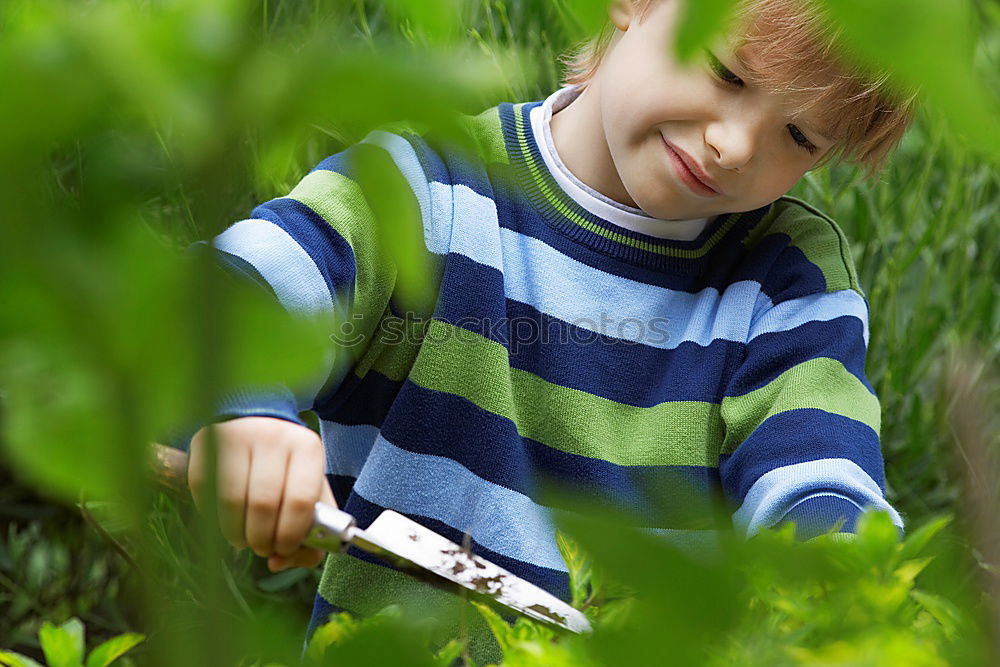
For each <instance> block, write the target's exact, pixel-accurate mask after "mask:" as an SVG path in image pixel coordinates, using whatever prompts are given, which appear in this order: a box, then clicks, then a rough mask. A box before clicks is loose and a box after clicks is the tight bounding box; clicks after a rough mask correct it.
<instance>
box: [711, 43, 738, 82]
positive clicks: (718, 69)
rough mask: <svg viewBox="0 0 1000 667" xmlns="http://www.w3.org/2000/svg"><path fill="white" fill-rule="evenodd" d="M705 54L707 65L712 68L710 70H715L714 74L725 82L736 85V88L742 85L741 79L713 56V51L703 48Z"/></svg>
mask: <svg viewBox="0 0 1000 667" xmlns="http://www.w3.org/2000/svg"><path fill="white" fill-rule="evenodd" d="M705 55H706V56H708V66H709V67H711V68H712V71H713V72H715V75H716V76H718V77H719V78H720V79H722V80H723V81H725V82H726V83H729V84H732V85H734V86H736V87H737V88H742V87H743V79H741V78H740V77H738V76H736V75H735V74H733V73H732V72H730V71H729V70H728V69H727V68H726V66H725V65H723V64H722V63H721V62H720V61H719V59H718V58H716V57H715V54H714V53H712V52H711V51H709V50H708V49H705Z"/></svg>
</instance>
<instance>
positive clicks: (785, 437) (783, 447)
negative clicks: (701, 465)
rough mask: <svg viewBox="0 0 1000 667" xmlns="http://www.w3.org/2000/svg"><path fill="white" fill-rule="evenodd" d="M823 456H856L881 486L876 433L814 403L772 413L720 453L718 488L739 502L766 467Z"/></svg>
mask: <svg viewBox="0 0 1000 667" xmlns="http://www.w3.org/2000/svg"><path fill="white" fill-rule="evenodd" d="M830 434H836V437H830ZM827 458H844V459H849V460H851V461H854V462H855V463H856V464H857V465H859V466H860V467H861V469H862V470H864V471H865V473H866V474H867V475H868V476H869V477H871V478H872V479H873V480H875V483H876V484H877V485H878V488H880V489H882V490H883V492H884V490H885V471H884V468H883V464H882V453H881V451H880V449H879V440H878V434H877V433H875V431H873V430H872V429H871V428H869V427H868V426H867V425H865V424H862V423H861V422H859V421H855V420H854V419H850V418H848V417H844V416H842V415H836V414H832V413H830V412H825V411H823V410H818V409H815V408H802V409H798V410H789V411H787V412H779V413H778V414H776V415H772V416H771V417H768V418H767V419H765V420H764V422H763V423H762V424H761V425H760V426H758V427H757V428H756V429H754V431H753V433H751V434H750V436H749V437H748V438H747V439H746V440H745V441H744V442H743V443H742V444H741V445H740V446H739V448H738V449H737V450H736V451H735V452H733V453H732V454H723V455H722V456H721V457H720V459H719V473H720V475H721V477H722V488H723V489H724V490H725V492H726V496H727V497H729V498H730V499H731V500H732V501H733V502H735V503H736V504H739V503H741V502H743V500H744V499H745V498H746V495H747V492H748V491H749V490H750V487H751V486H753V484H754V483H756V482H757V480H758V479H760V477H762V476H763V475H765V474H766V473H768V472H770V471H772V470H775V469H776V468H781V467H783V466H788V465H794V464H796V463H803V462H807V461H813V460H816V459H827Z"/></svg>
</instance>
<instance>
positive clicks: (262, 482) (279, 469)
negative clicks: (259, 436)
mask: <svg viewBox="0 0 1000 667" xmlns="http://www.w3.org/2000/svg"><path fill="white" fill-rule="evenodd" d="M289 454H290V452H289V451H288V449H285V448H280V449H275V448H271V447H257V448H255V449H254V450H253V454H252V456H251V458H250V479H249V482H248V486H247V511H246V529H245V534H246V541H247V544H248V545H249V546H250V548H251V549H253V551H254V553H256V554H257V555H258V556H265V557H266V556H270V555H271V554H272V553H273V552H274V529H275V524H276V523H277V520H278V508H279V506H280V504H281V495H282V492H283V490H284V485H285V470H286V469H287V467H288V457H289Z"/></svg>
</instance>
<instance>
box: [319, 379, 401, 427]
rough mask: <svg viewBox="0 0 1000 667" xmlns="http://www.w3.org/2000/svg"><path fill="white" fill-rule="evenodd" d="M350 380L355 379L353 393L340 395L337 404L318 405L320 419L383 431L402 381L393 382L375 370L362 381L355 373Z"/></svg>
mask: <svg viewBox="0 0 1000 667" xmlns="http://www.w3.org/2000/svg"><path fill="white" fill-rule="evenodd" d="M348 377H350V378H352V379H353V380H352V383H351V387H350V391H349V392H346V393H344V394H343V395H339V394H340V392H338V397H337V398H338V400H336V401H333V400H331V401H326V402H322V403H320V402H317V405H316V408H315V410H316V414H317V415H318V416H319V418H320V419H326V420H328V421H335V422H338V423H341V424H345V425H348V426H354V425H359V424H370V425H372V426H377V427H379V428H381V426H382V422H383V421H384V420H385V416H386V414H388V412H389V409H390V408H391V407H392V406H393V402H394V401H395V400H396V395H397V394H398V393H399V389H400V387H401V386H402V382H397V381H395V380H390V379H389V378H387V377H386V376H384V375H382V374H381V373H379V372H378V371H374V370H370V371H368V372H367V373H365V376H364V377H363V378H360V379H358V378H357V376H356V375H354V374H353V373H351V374H350V375H349V376H348Z"/></svg>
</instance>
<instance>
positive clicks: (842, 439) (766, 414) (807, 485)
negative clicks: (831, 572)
mask: <svg viewBox="0 0 1000 667" xmlns="http://www.w3.org/2000/svg"><path fill="white" fill-rule="evenodd" d="M867 341H868V305H867V302H866V301H865V299H864V297H863V296H862V295H861V293H860V292H858V291H856V290H855V289H850V288H847V289H835V290H833V291H828V292H823V293H818V294H809V295H806V296H800V297H796V298H792V299H788V300H785V301H782V302H780V303H779V304H778V305H775V306H771V307H769V308H767V309H766V310H765V311H764V312H762V313H761V314H760V315H759V317H758V318H757V319H756V320H755V322H754V325H753V327H752V329H751V332H750V336H749V342H748V345H747V355H746V358H745V360H744V362H743V364H742V365H741V366H740V367H739V368H738V369H737V371H736V373H735V374H734V376H733V378H732V380H731V382H730V384H729V386H728V387H727V391H726V397H725V398H724V400H723V403H722V416H723V419H724V421H725V424H726V440H725V444H724V446H723V456H722V459H721V461H720V473H721V476H722V482H723V488H724V490H725V492H726V495H727V497H728V498H729V499H730V500H731V501H732V502H733V503H735V505H736V506H737V507H738V508H739V509H738V510H737V511H736V512H735V514H734V515H733V521H734V524H735V525H736V527H737V528H738V529H739V530H742V531H746V534H747V535H748V536H749V535H753V534H755V533H757V532H758V531H759V530H760V529H761V528H764V527H769V526H774V525H777V524H781V523H784V522H787V521H794V522H795V523H796V524H797V526H798V528H797V533H796V534H797V536H798V537H799V538H800V539H803V538H809V537H813V536H815V535H818V534H820V533H823V532H825V531H827V530H828V529H830V528H832V527H833V526H834V525H835V524H836V523H837V522H838V521H840V520H844V521H845V522H846V523H845V526H844V528H842V529H841V530H843V531H848V532H851V531H853V530H854V523H855V521H856V519H857V517H858V516H859V515H860V514H861V512H862V510H863V508H865V507H866V506H873V507H875V508H876V509H881V510H885V511H888V512H889V513H890V515H891V516H892V518H893V521H894V522H895V523H896V525H897V527H898V528H899V529H900V532H902V527H903V521H902V519H901V518H900V516H899V514H898V513H897V512H896V511H895V510H894V509H893V508H892V507H891V506H890V505H889V504H888V503H887V502H886V500H885V498H884V490H885V477H884V468H883V461H882V454H881V450H880V447H879V436H878V433H879V427H880V409H879V402H878V398H877V397H876V396H875V393H874V390H873V389H872V387H871V385H870V384H869V382H868V380H867V379H866V377H865V374H864V365H865V353H866V349H867Z"/></svg>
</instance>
